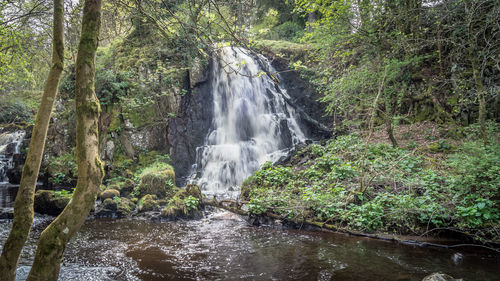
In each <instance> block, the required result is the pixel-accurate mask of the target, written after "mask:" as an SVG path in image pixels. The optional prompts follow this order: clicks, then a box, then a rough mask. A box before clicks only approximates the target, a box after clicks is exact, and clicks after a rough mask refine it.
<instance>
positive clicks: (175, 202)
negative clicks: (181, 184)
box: [161, 184, 203, 220]
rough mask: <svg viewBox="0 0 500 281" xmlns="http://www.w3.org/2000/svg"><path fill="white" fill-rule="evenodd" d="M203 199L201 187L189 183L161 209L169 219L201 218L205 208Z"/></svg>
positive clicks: (163, 215)
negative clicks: (202, 210)
mask: <svg viewBox="0 0 500 281" xmlns="http://www.w3.org/2000/svg"><path fill="white" fill-rule="evenodd" d="M202 199H203V195H202V193H201V190H200V187H199V186H197V185H193V184H188V185H187V186H186V188H184V189H180V190H179V191H178V192H177V193H176V194H175V196H173V197H172V198H171V199H170V200H169V201H168V204H167V206H166V207H165V208H163V209H162V210H161V216H162V217H163V218H165V219H168V220H178V219H195V218H200V217H202V213H201V209H202V208H203V204H202V202H203V201H202ZM193 201H194V202H193Z"/></svg>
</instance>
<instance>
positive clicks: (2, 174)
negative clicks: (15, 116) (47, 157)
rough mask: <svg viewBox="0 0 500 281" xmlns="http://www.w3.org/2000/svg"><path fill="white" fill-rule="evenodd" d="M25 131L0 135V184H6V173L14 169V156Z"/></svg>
mask: <svg viewBox="0 0 500 281" xmlns="http://www.w3.org/2000/svg"><path fill="white" fill-rule="evenodd" d="M25 135H26V132H25V131H22V130H19V131H15V132H11V133H10V132H4V133H0V183H8V182H9V178H8V177H7V171H8V170H10V169H12V168H14V155H16V154H19V153H20V150H21V145H22V143H23V140H24V136H25Z"/></svg>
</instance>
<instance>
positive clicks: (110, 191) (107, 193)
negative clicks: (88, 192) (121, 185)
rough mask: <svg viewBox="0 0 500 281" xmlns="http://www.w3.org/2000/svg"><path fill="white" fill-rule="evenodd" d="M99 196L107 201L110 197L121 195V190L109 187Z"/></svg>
mask: <svg viewBox="0 0 500 281" xmlns="http://www.w3.org/2000/svg"><path fill="white" fill-rule="evenodd" d="M99 197H100V198H101V200H103V201H105V200H106V199H108V198H111V199H113V198H114V197H120V191H118V190H116V189H114V188H108V189H106V190H104V191H103V192H101V194H100V195H99Z"/></svg>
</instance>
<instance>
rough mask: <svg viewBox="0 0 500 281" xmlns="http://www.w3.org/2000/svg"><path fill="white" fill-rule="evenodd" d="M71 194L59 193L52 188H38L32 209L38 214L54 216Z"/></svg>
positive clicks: (59, 211)
mask: <svg viewBox="0 0 500 281" xmlns="http://www.w3.org/2000/svg"><path fill="white" fill-rule="evenodd" d="M70 200H71V196H70V195H69V194H68V195H60V193H56V192H55V191H53V190H38V191H37V192H36V193H35V202H34V209H35V212H37V213H40V214H47V215H52V216H56V215H59V214H60V213H61V212H62V210H63V209H64V208H65V207H66V205H68V203H69V201H70Z"/></svg>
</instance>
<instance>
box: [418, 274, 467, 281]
mask: <svg viewBox="0 0 500 281" xmlns="http://www.w3.org/2000/svg"><path fill="white" fill-rule="evenodd" d="M422 281H463V279H455V278H453V277H451V276H450V275H447V274H443V273H432V274H431V275H428V276H426V277H424V279H422Z"/></svg>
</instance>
